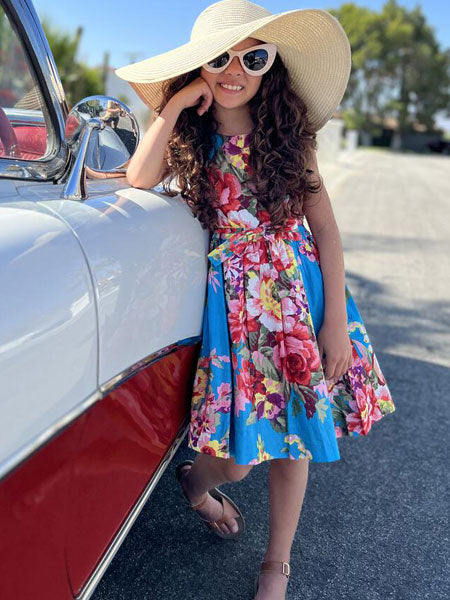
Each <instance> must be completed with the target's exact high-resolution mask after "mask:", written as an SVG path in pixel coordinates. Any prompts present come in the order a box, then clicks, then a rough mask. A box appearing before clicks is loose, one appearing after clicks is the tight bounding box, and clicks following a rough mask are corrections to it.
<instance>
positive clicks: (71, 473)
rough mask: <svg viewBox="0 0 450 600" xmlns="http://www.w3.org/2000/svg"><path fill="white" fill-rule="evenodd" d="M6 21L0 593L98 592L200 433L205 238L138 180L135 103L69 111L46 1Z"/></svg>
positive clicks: (8, 10)
mask: <svg viewBox="0 0 450 600" xmlns="http://www.w3.org/2000/svg"><path fill="white" fill-rule="evenodd" d="M0 28H1V29H0V42H1V43H0V48H1V59H0V285H1V295H0V302H1V313H0V314H1V320H0V433H1V435H0V598H1V599H2V600H13V599H14V600H28V599H30V600H31V599H33V600H36V598H38V599H39V598H46V600H52V599H55V600H56V599H57V600H65V599H69V598H80V599H81V598H83V599H87V598H89V597H90V596H91V595H92V593H93V590H94V589H95V587H96V585H97V584H98V582H99V580H100V578H101V577H102V575H103V573H104V572H105V570H106V569H107V567H108V565H109V564H110V562H111V560H112V558H113V556H114V554H115V553H116V551H117V549H118V548H119V546H120V544H121V543H122V541H123V540H124V538H125V536H126V535H127V532H128V531H129V529H130V527H131V525H132V524H133V522H134V520H135V519H136V517H137V515H138V514H139V512H140V510H141V509H142V507H143V506H144V504H145V502H146V500H147V499H148V497H149V495H150V494H151V493H152V490H153V489H154V488H155V486H156V485H157V483H158V480H159V478H160V477H161V475H162V473H163V472H164V470H165V469H166V468H167V465H168V464H169V462H170V460H171V459H172V457H173V455H174V454H175V452H176V450H177V448H178V446H179V444H180V443H181V441H182V440H183V437H184V436H185V434H186V432H187V427H188V424H189V403H190V391H191V386H192V379H193V373H194V368H195V365H196V358H197V356H198V350H199V345H200V341H201V325H202V316H203V308H204V298H205V290H206V267H207V259H206V253H207V247H208V235H207V232H205V231H204V230H203V229H202V228H201V226H200V224H199V222H198V221H197V220H196V219H194V218H193V216H192V213H191V211H190V209H189V208H188V207H187V206H186V204H185V203H184V202H183V201H182V199H181V198H180V196H179V195H178V196H175V197H169V196H168V195H167V194H164V193H163V191H162V190H161V188H159V186H156V187H155V188H152V189H150V190H141V189H135V188H131V187H130V185H129V183H128V182H127V179H126V176H125V174H126V167H125V166H124V165H126V163H127V161H128V160H129V158H130V156H131V155H132V152H133V151H134V149H135V148H136V145H137V142H138V140H139V131H138V127H137V122H136V119H135V118H134V116H133V114H132V113H131V111H130V110H129V108H128V107H127V106H126V105H124V104H123V103H122V102H120V101H119V100H117V99H115V98H109V97H102V96H98V97H90V98H85V99H80V102H78V103H77V104H76V105H75V106H74V107H73V109H72V110H71V111H69V110H68V105H67V102H66V100H65V96H64V90H63V88H62V85H61V81H60V78H59V76H58V72H57V68H56V66H55V62H54V60H53V57H52V54H51V51H50V49H49V46H48V43H47V41H46V38H45V35H44V33H43V30H42V28H41V25H40V23H39V19H38V17H37V15H36V12H35V10H34V7H33V5H32V3H31V2H29V1H28V0H1V7H0Z"/></svg>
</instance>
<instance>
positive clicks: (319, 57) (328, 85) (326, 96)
mask: <svg viewBox="0 0 450 600" xmlns="http://www.w3.org/2000/svg"><path fill="white" fill-rule="evenodd" d="M248 37H254V38H257V39H260V40H262V41H263V42H265V43H273V44H276V46H277V51H278V53H279V55H280V57H281V59H282V60H283V63H284V65H285V66H286V68H287V70H288V73H289V77H290V80H291V85H292V88H293V90H294V92H295V93H296V94H297V95H298V96H299V97H300V98H301V99H302V100H303V102H304V103H305V105H306V108H307V116H308V119H309V121H310V124H311V128H312V129H313V130H314V131H318V130H319V129H321V128H322V127H323V126H324V125H325V123H327V122H328V121H329V120H330V118H331V117H332V115H333V113H334V112H335V110H336V108H337V107H338V106H339V103H340V101H341V100H342V97H343V95H344V92H345V90H346V87H347V84H348V79H349V77H350V69H351V49H350V43H349V41H348V38H347V35H346V33H345V31H344V29H343V27H342V25H341V24H340V23H339V21H338V20H337V19H336V18H335V17H334V16H333V15H331V14H330V13H329V12H327V11H325V10H320V9H313V8H311V9H309V8H303V9H296V10H289V11H286V12H282V13H278V14H272V13H270V12H269V11H268V10H266V9H265V8H263V7H262V6H259V5H258V4H254V3H253V2H249V1H248V0H221V1H220V2H215V3H214V4H211V5H209V6H208V7H207V8H206V9H205V10H204V11H203V12H201V13H200V15H199V16H198V17H197V19H196V21H195V23H194V25H193V27H192V31H191V37H190V41H189V42H188V43H186V44H183V45H182V46H178V47H177V48H174V49H173V50H170V51H168V52H165V53H163V54H158V55H157V56H153V57H152V58H147V59H145V60H141V61H139V62H136V63H132V64H129V65H126V66H124V67H120V68H119V69H116V70H115V73H116V75H117V76H118V77H120V78H121V79H125V80H126V81H128V83H129V84H130V85H131V86H132V88H133V89H134V90H135V91H136V93H137V95H138V96H139V97H140V98H141V100H142V101H143V102H144V103H145V104H147V105H148V106H149V107H150V108H152V109H155V108H156V107H158V106H159V105H160V103H161V101H162V99H163V96H162V85H163V83H164V82H165V81H167V80H169V79H173V78H175V77H178V76H179V75H182V74H184V73H187V72H189V71H192V70H194V69H197V68H198V67H201V66H202V65H204V64H205V63H207V62H208V61H210V60H212V59H214V58H216V57H217V56H220V54H222V53H223V52H225V51H226V50H228V49H229V48H231V47H232V46H234V45H236V44H238V43H239V42H241V41H242V40H245V39H246V38H248Z"/></svg>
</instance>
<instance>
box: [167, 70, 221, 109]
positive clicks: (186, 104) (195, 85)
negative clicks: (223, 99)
mask: <svg viewBox="0 0 450 600" xmlns="http://www.w3.org/2000/svg"><path fill="white" fill-rule="evenodd" d="M201 98H203V101H202V103H201V105H200V106H199V107H198V108H197V112H198V114H199V116H201V115H203V114H204V113H205V112H206V111H207V110H208V108H209V107H210V106H211V104H212V101H213V98H214V96H213V93H212V90H211V88H210V87H209V85H208V84H207V83H206V81H205V80H204V79H203V77H197V78H196V79H194V80H193V81H191V82H190V83H188V84H187V85H186V86H185V87H184V88H182V89H181V90H180V91H179V92H177V93H176V94H175V95H174V96H172V98H171V99H170V101H171V102H176V103H177V104H178V106H179V107H180V108H181V110H183V109H185V108H190V107H191V106H195V105H196V104H198V102H199V101H200V99H201Z"/></svg>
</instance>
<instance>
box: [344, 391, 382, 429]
mask: <svg viewBox="0 0 450 600" xmlns="http://www.w3.org/2000/svg"><path fill="white" fill-rule="evenodd" d="M355 392H356V400H350V401H349V405H350V407H351V409H352V412H351V413H350V414H348V415H347V416H346V421H347V425H348V430H349V431H356V432H357V433H359V434H360V435H367V434H368V433H369V431H370V428H371V427H372V423H373V422H375V421H378V420H379V419H381V417H382V416H383V415H382V414H381V410H380V407H379V406H378V401H377V398H376V396H375V391H374V389H373V387H372V386H371V385H367V386H366V385H365V386H363V388H358V389H356V390H355Z"/></svg>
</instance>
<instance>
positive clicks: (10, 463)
mask: <svg viewBox="0 0 450 600" xmlns="http://www.w3.org/2000/svg"><path fill="white" fill-rule="evenodd" d="M200 339H201V336H195V337H192V338H186V340H181V341H180V342H175V343H174V344H170V345H169V346H165V347H164V348H161V350H158V351H156V352H153V353H152V354H149V355H148V356H147V357H145V358H143V359H142V360H140V361H138V362H136V363H134V364H133V365H132V366H131V367H129V368H128V369H125V370H124V371H122V372H121V373H119V374H118V375H116V376H115V377H113V378H112V379H110V380H109V381H108V382H107V383H105V384H103V385H101V386H99V389H98V390H97V391H96V392H94V393H93V394H91V395H90V396H88V397H87V398H86V399H85V400H83V401H82V402H81V403H80V404H78V405H77V406H75V407H74V408H72V409H71V410H70V411H69V412H68V413H66V414H65V415H63V416H62V417H61V418H60V419H58V420H57V421H56V422H55V423H53V425H50V426H49V427H48V428H47V429H46V430H45V431H43V432H41V433H40V434H39V435H38V436H36V437H35V438H33V439H32V440H30V441H29V442H27V443H26V444H24V445H23V446H21V447H20V448H19V449H18V450H16V451H15V452H14V453H13V454H11V455H10V456H8V458H7V459H6V460H5V461H3V462H2V463H0V484H1V480H2V478H4V477H6V476H7V475H9V473H10V472H11V471H12V470H13V469H15V468H17V467H19V466H20V465H21V464H22V463H23V462H24V461H25V460H27V459H28V458H30V457H31V456H32V455H33V454H34V453H35V452H37V451H38V450H40V448H41V447H42V446H43V445H44V444H46V443H47V442H49V441H50V440H51V439H52V438H53V437H55V436H56V435H58V434H59V433H60V432H61V431H62V430H63V429H64V428H65V427H68V426H69V425H71V423H73V421H75V419H77V418H78V417H80V416H81V415H82V414H83V413H84V412H85V411H86V410H87V409H88V408H91V406H92V405H93V404H95V403H96V402H98V401H99V400H103V399H104V398H105V396H107V395H108V394H110V393H111V392H112V391H113V390H114V389H115V388H117V387H119V386H120V385H122V384H123V383H125V381H126V380H127V379H130V377H133V376H134V375H136V374H137V373H139V371H142V369H144V368H146V367H148V366H149V365H150V364H152V363H155V362H157V361H158V360H160V359H161V358H165V357H166V356H168V355H169V354H172V352H175V351H176V350H178V349H179V348H182V347H183V346H193V345H195V344H197V343H198V342H199V341H200Z"/></svg>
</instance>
